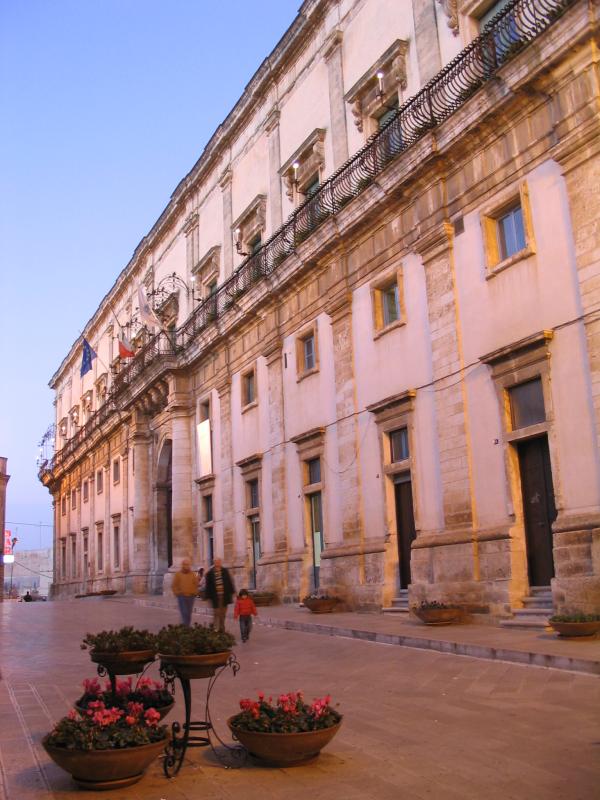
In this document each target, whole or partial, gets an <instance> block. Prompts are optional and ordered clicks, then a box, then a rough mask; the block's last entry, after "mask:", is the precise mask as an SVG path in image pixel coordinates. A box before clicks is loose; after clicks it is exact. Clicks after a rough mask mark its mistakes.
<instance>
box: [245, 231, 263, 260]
mask: <svg viewBox="0 0 600 800" xmlns="http://www.w3.org/2000/svg"><path fill="white" fill-rule="evenodd" d="M261 244H262V236H261V235H260V233H257V234H256V236H255V237H254V238H253V239H252V240H251V241H250V242H248V250H249V255H251V256H253V255H255V254H256V253H258V251H259V250H260V247H261Z"/></svg>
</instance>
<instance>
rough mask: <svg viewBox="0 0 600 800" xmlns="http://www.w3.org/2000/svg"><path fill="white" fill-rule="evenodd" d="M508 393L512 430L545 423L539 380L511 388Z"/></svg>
mask: <svg viewBox="0 0 600 800" xmlns="http://www.w3.org/2000/svg"><path fill="white" fill-rule="evenodd" d="M508 393H509V397H510V410H511V417H512V427H513V430H518V429H519V428H527V427H528V426H529V425H537V424H538V423H540V422H545V421H546V410H545V408H544V393H543V390H542V380H541V378H536V379H535V380H532V381H527V382H526V383H520V384H519V385H518V386H513V387H512V388H511V389H509V390H508Z"/></svg>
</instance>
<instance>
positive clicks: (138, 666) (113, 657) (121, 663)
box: [90, 650, 156, 675]
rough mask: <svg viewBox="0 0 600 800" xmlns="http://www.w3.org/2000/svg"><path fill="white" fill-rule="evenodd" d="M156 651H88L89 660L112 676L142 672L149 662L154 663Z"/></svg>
mask: <svg viewBox="0 0 600 800" xmlns="http://www.w3.org/2000/svg"><path fill="white" fill-rule="evenodd" d="M155 655H156V650H126V651H125V650H124V651H122V652H120V653H100V652H98V651H97V650H91V651H90V658H91V659H92V661H93V662H94V663H96V664H102V666H103V667H106V669H107V670H108V671H109V672H112V674H113V675H135V674H137V673H138V672H142V671H143V670H144V667H145V666H146V664H147V663H148V662H149V661H154V656H155Z"/></svg>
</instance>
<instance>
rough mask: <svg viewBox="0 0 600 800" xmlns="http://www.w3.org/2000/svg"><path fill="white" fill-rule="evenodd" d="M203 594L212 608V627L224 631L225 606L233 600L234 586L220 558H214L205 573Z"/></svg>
mask: <svg viewBox="0 0 600 800" xmlns="http://www.w3.org/2000/svg"><path fill="white" fill-rule="evenodd" d="M205 594H206V599H207V600H210V603H211V605H212V608H213V627H214V628H216V629H217V630H219V631H224V630H225V615H226V614H227V606H228V605H229V604H230V603H231V601H232V600H233V595H234V594H235V586H234V585H233V580H232V578H231V575H230V574H229V570H228V569H225V567H224V566H223V562H222V560H221V559H220V558H215V560H214V562H213V565H212V567H211V568H210V569H209V570H208V572H207V573H206V588H205Z"/></svg>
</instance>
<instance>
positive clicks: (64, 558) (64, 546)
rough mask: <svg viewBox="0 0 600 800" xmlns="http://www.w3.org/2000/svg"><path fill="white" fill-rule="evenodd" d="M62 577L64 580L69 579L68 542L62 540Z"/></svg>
mask: <svg viewBox="0 0 600 800" xmlns="http://www.w3.org/2000/svg"><path fill="white" fill-rule="evenodd" d="M60 576H61V578H63V580H64V579H65V578H66V577H67V540H66V539H61V540H60Z"/></svg>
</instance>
